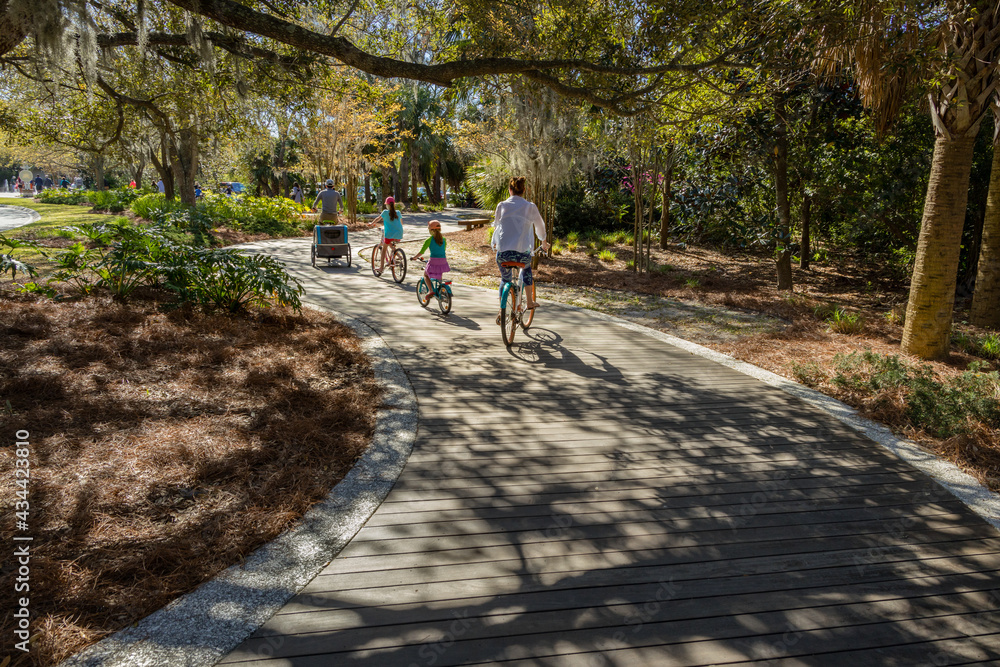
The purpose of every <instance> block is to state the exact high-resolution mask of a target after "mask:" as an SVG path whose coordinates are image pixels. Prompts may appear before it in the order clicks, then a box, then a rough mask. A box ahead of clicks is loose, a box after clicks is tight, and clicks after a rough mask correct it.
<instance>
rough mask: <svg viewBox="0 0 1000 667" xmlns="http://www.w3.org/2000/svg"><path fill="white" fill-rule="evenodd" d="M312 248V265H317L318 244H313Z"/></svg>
mask: <svg viewBox="0 0 1000 667" xmlns="http://www.w3.org/2000/svg"><path fill="white" fill-rule="evenodd" d="M311 250H312V252H311V253H309V255H310V259H311V260H312V265H313V266H316V246H313V247H312V248H311Z"/></svg>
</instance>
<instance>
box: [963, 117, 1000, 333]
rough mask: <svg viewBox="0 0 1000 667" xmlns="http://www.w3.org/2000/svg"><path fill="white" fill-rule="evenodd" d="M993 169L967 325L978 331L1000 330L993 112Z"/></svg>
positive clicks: (999, 147)
mask: <svg viewBox="0 0 1000 667" xmlns="http://www.w3.org/2000/svg"><path fill="white" fill-rule="evenodd" d="M993 113H994V116H993V120H994V122H995V123H996V131H995V133H994V135H993V166H992V168H991V171H990V192H989V196H988V197H987V199H986V216H985V218H984V219H983V235H982V241H981V242H980V247H979V266H978V267H977V270H976V291H975V292H974V293H973V295H972V312H971V313H969V321H970V322H972V323H973V324H975V325H976V326H980V327H988V328H990V329H1000V116H997V111H996V110H995V109H994V112H993Z"/></svg>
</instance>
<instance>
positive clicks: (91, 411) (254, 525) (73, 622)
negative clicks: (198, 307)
mask: <svg viewBox="0 0 1000 667" xmlns="http://www.w3.org/2000/svg"><path fill="white" fill-rule="evenodd" d="M4 289H5V290H8V288H6V287H5V288H4ZM0 323H2V324H0V429H2V430H3V431H4V432H5V433H14V432H15V431H17V430H18V429H26V430H28V431H29V432H30V434H31V437H30V443H31V458H30V460H31V482H30V529H29V531H28V534H30V535H31V536H33V538H34V541H33V542H32V561H31V568H32V569H31V590H32V592H33V593H34V592H35V591H37V592H38V594H33V595H32V597H31V612H32V615H33V618H32V629H33V631H34V632H37V638H36V639H35V640H34V642H33V645H32V651H31V653H30V654H29V655H30V659H32V660H34V662H33V663H27V662H24V656H23V654H20V652H16V654H14V655H12V657H14V658H19V657H20V658H21V662H19V661H18V660H15V661H14V663H13V664H14V665H18V664H38V665H51V664H55V663H56V662H58V661H59V660H60V659H62V658H64V657H66V656H68V655H70V654H72V653H73V652H75V651H77V650H79V649H80V648H82V647H84V646H86V645H87V644H90V643H92V642H93V641H96V640H97V639H100V638H101V637H103V636H104V635H107V634H109V633H111V632H113V631H115V630H117V629H120V628H122V627H124V626H127V625H128V624H130V623H132V622H134V621H136V620H138V619H139V618H141V617H143V616H145V615H147V614H149V613H150V612H152V611H154V610H156V609H158V608H160V607H162V606H163V605H164V604H166V603H167V602H169V601H170V600H171V599H173V598H174V597H176V596H177V595H179V594H182V593H184V592H186V591H188V590H191V589H193V588H194V587H195V586H197V585H198V584H200V583H201V582H203V581H205V580H207V579H209V578H211V577H212V576H213V575H215V574H216V573H217V572H219V571H220V570H222V569H224V568H225V567H227V566H229V565H231V564H233V563H235V562H238V561H239V560H240V558H242V557H243V556H244V555H246V554H248V553H249V552H250V551H252V550H253V549H254V548H256V547H257V546H259V545H261V544H263V543H265V542H267V541H269V540H270V539H272V538H273V537H275V536H276V535H278V534H279V533H280V532H282V531H283V530H284V529H286V528H287V527H289V525H290V524H291V523H292V522H294V521H295V520H296V519H297V518H298V517H299V516H301V515H302V514H303V513H304V512H305V511H306V510H307V509H308V507H309V506H310V505H312V504H313V503H315V502H316V501H317V500H320V499H321V498H323V497H324V496H325V495H326V494H327V492H328V491H329V489H330V488H332V486H333V485H335V484H336V482H337V481H339V480H340V479H341V478H342V477H343V475H344V474H345V473H346V472H347V471H348V470H349V469H350V467H351V466H352V465H353V463H354V461H355V460H356V459H357V457H358V456H359V455H360V454H361V452H362V451H363V450H364V448H365V447H367V444H368V442H369V441H370V436H371V433H372V430H373V428H374V413H375V410H376V408H377V405H378V400H379V399H378V393H379V392H378V388H377V386H376V384H375V382H374V379H373V374H372V371H371V369H370V367H369V365H368V361H367V358H366V356H365V355H364V354H363V352H362V351H361V348H360V345H359V341H358V340H357V339H356V337H355V336H354V335H353V333H352V332H351V331H350V330H349V329H348V328H346V327H344V326H342V325H340V324H339V323H337V322H336V321H335V320H334V319H333V318H332V317H331V316H329V315H327V314H323V313H318V312H314V311H308V310H307V311H303V312H302V313H301V314H294V313H292V312H291V311H287V310H281V309H276V310H273V311H260V312H255V313H250V314H245V315H242V316H234V317H231V316H226V315H216V314H205V313H201V312H198V311H195V310H188V309H175V310H164V309H163V308H161V303H160V302H159V301H157V297H156V296H155V295H153V294H146V295H140V296H139V297H138V298H136V299H134V300H133V301H132V302H130V303H129V304H128V305H127V306H124V305H119V304H115V303H112V302H111V301H109V300H105V299H102V298H100V297H95V298H91V299H87V300H83V301H77V302H62V303H56V302H52V301H48V300H45V301H34V300H31V299H28V298H24V297H20V296H18V295H14V294H11V293H10V292H9V291H4V292H3V293H2V294H0ZM12 444H13V443H12V442H11V441H9V440H8V441H7V442H5V443H3V445H2V447H0V471H2V474H3V475H4V476H5V477H6V478H7V479H13V478H14V473H13V468H14V465H15V463H14V458H15V456H14V449H13V447H12ZM15 499H16V498H15V497H14V494H13V493H6V494H3V500H2V503H3V510H4V513H5V515H7V516H11V515H12V514H13V511H14V506H13V504H14V501H15ZM13 528H14V525H13V523H12V522H7V523H6V524H5V525H4V526H3V528H2V534H3V539H4V541H5V542H7V543H8V544H11V543H12V542H11V541H10V540H11V537H12V530H13ZM0 567H2V570H0V575H2V576H0V578H2V580H3V583H2V590H3V592H2V593H0V600H2V602H0V604H2V605H3V607H4V608H5V609H13V608H14V603H13V600H12V598H13V597H14V587H13V583H12V580H13V577H14V574H15V571H16V564H15V563H14V562H12V560H11V559H10V558H9V554H8V555H7V556H5V557H4V560H3V562H2V566H0ZM0 633H2V634H3V635H4V636H6V637H12V636H13V628H12V626H11V618H10V615H9V614H8V615H7V616H6V617H5V619H4V621H3V626H2V627H0ZM11 645H12V642H8V643H7V645H6V646H7V647H8V648H9V647H11Z"/></svg>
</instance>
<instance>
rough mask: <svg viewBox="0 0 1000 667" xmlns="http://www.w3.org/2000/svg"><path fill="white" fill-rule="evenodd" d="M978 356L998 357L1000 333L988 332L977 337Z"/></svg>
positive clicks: (999, 355)
mask: <svg viewBox="0 0 1000 667" xmlns="http://www.w3.org/2000/svg"><path fill="white" fill-rule="evenodd" d="M978 347H979V356H981V357H985V358H987V359H1000V334H988V335H986V336H983V337H982V338H980V339H979V344H978Z"/></svg>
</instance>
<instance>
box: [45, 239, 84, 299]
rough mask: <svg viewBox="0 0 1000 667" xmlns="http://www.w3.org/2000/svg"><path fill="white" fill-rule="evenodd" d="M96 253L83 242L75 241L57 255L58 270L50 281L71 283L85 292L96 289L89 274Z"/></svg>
mask: <svg viewBox="0 0 1000 667" xmlns="http://www.w3.org/2000/svg"><path fill="white" fill-rule="evenodd" d="M94 255H95V251H94V250H88V249H87V247H86V246H84V245H83V244H82V243H74V244H73V245H72V246H70V247H69V248H67V249H66V250H65V251H63V252H61V253H59V254H58V255H56V271H55V273H53V274H52V277H51V278H49V282H50V283H53V282H61V283H69V284H70V285H73V286H74V287H76V288H77V289H78V290H80V292H82V293H83V294H90V292H91V291H93V289H94V285H93V283H92V282H91V278H90V274H89V272H90V262H91V260H92V258H93V257H94Z"/></svg>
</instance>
